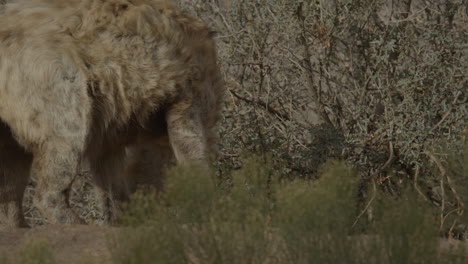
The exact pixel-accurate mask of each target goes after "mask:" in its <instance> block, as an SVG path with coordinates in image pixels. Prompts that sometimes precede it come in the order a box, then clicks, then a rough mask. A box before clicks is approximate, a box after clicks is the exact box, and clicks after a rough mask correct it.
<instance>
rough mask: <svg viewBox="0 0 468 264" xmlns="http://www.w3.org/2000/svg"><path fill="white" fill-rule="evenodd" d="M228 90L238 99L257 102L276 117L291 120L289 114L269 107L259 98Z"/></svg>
mask: <svg viewBox="0 0 468 264" xmlns="http://www.w3.org/2000/svg"><path fill="white" fill-rule="evenodd" d="M229 92H230V93H231V94H232V95H234V97H236V98H237V99H239V100H242V101H244V102H247V103H253V104H257V105H259V106H261V107H263V108H265V109H266V110H267V111H268V112H270V113H271V114H274V115H277V116H278V117H281V118H282V119H285V120H288V121H291V118H289V116H287V115H285V114H282V113H280V112H278V111H277V110H275V109H273V108H271V106H270V105H269V104H267V103H265V102H263V101H262V100H260V99H257V100H254V99H250V98H245V97H243V96H241V95H239V94H237V93H236V92H234V91H233V90H231V89H229Z"/></svg>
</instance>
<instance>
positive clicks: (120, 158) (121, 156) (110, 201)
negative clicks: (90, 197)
mask: <svg viewBox="0 0 468 264" xmlns="http://www.w3.org/2000/svg"><path fill="white" fill-rule="evenodd" d="M90 165H91V170H92V172H93V175H94V179H95V182H96V185H97V187H98V189H97V190H96V191H97V195H98V200H99V207H100V209H101V211H102V212H103V213H104V216H105V218H106V219H105V221H106V222H110V223H112V222H115V220H116V219H117V218H118V216H119V215H120V212H121V205H122V203H123V202H125V201H128V199H129V196H130V194H129V189H128V182H127V179H126V178H125V177H124V169H125V150H124V148H123V147H122V148H117V149H113V150H108V151H105V152H103V153H102V154H101V155H99V156H97V157H96V158H93V159H92V160H91V164H90Z"/></svg>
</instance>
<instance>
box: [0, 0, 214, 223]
mask: <svg viewBox="0 0 468 264" xmlns="http://www.w3.org/2000/svg"><path fill="white" fill-rule="evenodd" d="M0 1H1V0H0ZM7 2H8V3H7V4H6V5H5V8H4V10H3V11H1V14H0V224H8V223H9V224H11V223H13V224H14V225H17V226H21V225H25V222H24V219H23V215H22V209H21V202H22V197H23V193H24V189H25V186H26V184H27V182H28V179H29V177H30V175H31V177H34V179H35V180H36V182H37V187H36V188H37V189H36V192H35V195H34V197H33V202H34V204H35V205H36V206H37V208H38V209H39V211H40V212H41V214H42V215H43V216H44V217H46V218H47V220H48V222H50V223H81V220H80V218H79V217H77V216H76V215H75V214H74V213H73V211H72V210H71V209H70V206H69V203H68V195H69V190H70V185H71V183H72V181H73V178H74V177H75V175H76V173H77V171H78V169H79V164H80V162H81V160H82V159H84V160H87V161H88V162H89V164H90V167H91V169H92V171H93V174H94V175H95V177H96V182H97V183H98V185H100V186H101V188H103V189H104V190H105V191H106V192H109V191H111V190H110V189H112V188H114V187H115V188H116V189H117V190H118V191H119V192H123V191H122V190H123V189H125V185H126V182H125V179H126V177H125V176H123V174H124V173H123V172H125V171H126V172H127V173H136V174H138V173H153V174H157V173H154V171H152V169H154V168H155V166H156V167H157V166H162V165H163V164H165V163H167V162H170V160H171V157H172V156H174V157H175V160H176V161H177V162H178V163H184V162H188V161H200V162H203V161H207V160H208V158H209V156H210V153H213V151H214V148H215V147H214V146H215V142H216V139H217V138H216V135H215V131H214V130H215V129H214V128H215V125H216V122H217V121H218V119H219V112H220V105H221V97H222V93H223V85H222V80H221V76H220V72H219V69H218V67H217V58H216V49H215V43H214V40H213V34H212V32H211V31H210V30H209V29H208V28H207V27H206V26H205V25H204V24H203V23H201V22H200V21H198V20H196V19H194V18H192V17H190V16H188V15H186V14H184V13H182V12H180V11H178V10H177V9H176V8H174V7H173V6H172V5H170V4H169V3H167V2H166V1H163V0H161V1H157V0H11V1H7ZM128 157H129V158H132V159H133V161H130V162H126V159H128ZM140 161H141V162H140ZM126 163H130V165H129V166H128V168H124V167H125V164H126ZM156 182H157V181H156ZM158 184H159V185H160V182H159V183H157V185H158ZM115 193H116V192H115ZM115 195H116V196H119V195H123V196H124V195H125V194H119V193H118V192H117V193H116V194H115Z"/></svg>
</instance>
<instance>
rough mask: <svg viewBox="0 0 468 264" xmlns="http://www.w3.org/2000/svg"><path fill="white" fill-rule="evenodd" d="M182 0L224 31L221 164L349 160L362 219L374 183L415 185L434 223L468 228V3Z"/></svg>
mask: <svg viewBox="0 0 468 264" xmlns="http://www.w3.org/2000/svg"><path fill="white" fill-rule="evenodd" d="M181 2H183V3H182V4H181V5H182V6H183V7H185V8H187V9H190V10H191V11H192V12H196V13H197V14H198V16H199V17H201V18H202V19H203V20H205V21H206V22H208V23H210V24H212V25H213V27H214V28H215V29H217V30H218V32H219V37H218V41H219V46H220V52H219V53H220V56H221V58H220V61H221V62H222V67H223V70H224V74H225V78H226V82H227V88H228V94H227V97H226V102H225V104H226V110H225V113H224V119H223V122H222V124H221V128H220V132H221V138H222V143H221V150H222V157H221V161H220V163H219V165H220V167H221V171H226V170H230V169H237V168H239V167H240V166H242V165H241V162H240V159H239V156H240V154H241V153H242V152H244V151H245V150H247V151H249V152H254V153H270V154H271V155H273V158H274V160H275V162H276V167H277V169H278V171H280V172H281V173H282V175H283V177H284V176H287V177H296V176H301V177H312V178H314V177H315V176H316V171H317V168H318V166H319V165H320V164H321V163H323V162H324V161H326V160H327V159H329V158H336V157H340V158H345V159H346V160H348V161H349V163H350V164H352V165H353V166H355V167H356V168H358V170H359V172H360V177H361V182H362V183H361V201H362V205H363V208H365V209H366V210H365V211H366V213H367V218H368V219H372V218H373V216H372V213H371V212H372V210H370V209H371V208H372V206H371V204H370V203H371V202H372V200H373V198H374V197H375V192H376V191H377V190H384V191H385V192H386V193H389V194H391V195H395V196H399V195H400V193H401V190H402V187H403V186H406V185H412V186H414V189H415V190H416V191H417V193H419V195H420V196H422V197H423V198H424V199H426V200H428V201H431V202H432V203H433V204H435V205H437V206H438V207H439V208H441V209H440V219H441V220H440V228H441V230H444V231H447V230H450V232H453V231H454V230H456V229H457V228H458V229H459V231H460V232H463V230H465V231H466V228H468V223H467V222H466V219H467V217H466V213H465V214H464V208H465V204H467V202H468V201H467V199H468V198H467V195H466V194H463V191H464V192H465V193H466V190H468V180H467V173H466V165H463V164H467V162H466V158H465V156H464V149H466V143H465V141H466V136H467V132H466V131H467V127H466V124H467V119H468V115H467V108H466V102H467V94H466V89H467V77H468V76H467V74H466V69H467V67H468V65H467V64H468V58H467V55H466V51H467V45H466V39H467V33H468V32H467V30H466V29H467V28H466V22H467V7H466V3H463V1H461V0H437V1H420V0H414V1H408V0H406V1H404V0H358V1H355V0H334V1H323V0H308V1H302V0H255V1H243V0H238V1H236V0H232V1H215V0H210V1H200V0H193V1H181ZM464 131H465V132H464ZM439 146H443V147H439ZM441 148H443V151H442V152H441ZM448 153H450V155H451V156H453V157H455V159H453V158H452V159H447V158H446V154H448ZM447 160H458V161H457V162H458V163H457V162H455V163H457V164H453V162H448V161H447ZM369 187H371V188H369ZM463 215H464V216H465V217H462V216H463ZM363 219H364V218H363ZM463 219H465V220H463ZM463 221H464V222H463ZM450 232H449V233H450Z"/></svg>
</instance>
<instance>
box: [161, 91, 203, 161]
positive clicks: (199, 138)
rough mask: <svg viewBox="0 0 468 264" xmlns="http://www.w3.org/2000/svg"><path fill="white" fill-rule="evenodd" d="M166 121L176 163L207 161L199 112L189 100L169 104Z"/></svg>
mask: <svg viewBox="0 0 468 264" xmlns="http://www.w3.org/2000/svg"><path fill="white" fill-rule="evenodd" d="M166 122H167V130H168V135H169V141H170V143H171V146H172V150H173V152H174V155H175V157H176V159H177V162H178V163H187V162H197V161H201V162H203V161H207V159H208V153H207V149H208V148H207V140H206V136H205V133H204V129H203V125H202V122H201V118H200V113H199V111H197V108H196V107H194V106H193V105H192V103H191V101H190V100H187V101H182V102H180V103H177V104H174V105H173V106H171V107H170V108H169V109H168V110H167V113H166Z"/></svg>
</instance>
